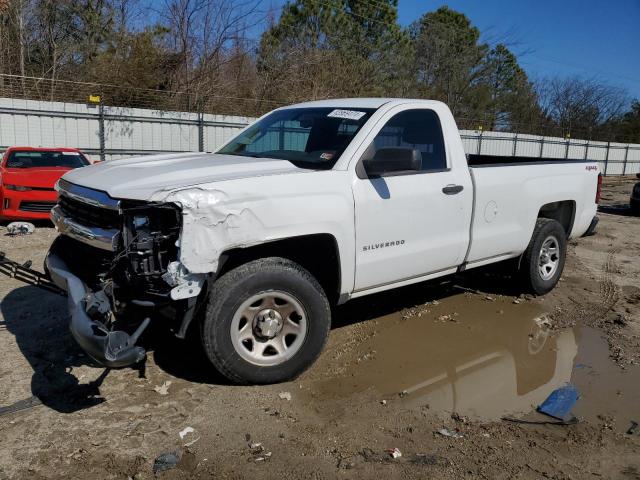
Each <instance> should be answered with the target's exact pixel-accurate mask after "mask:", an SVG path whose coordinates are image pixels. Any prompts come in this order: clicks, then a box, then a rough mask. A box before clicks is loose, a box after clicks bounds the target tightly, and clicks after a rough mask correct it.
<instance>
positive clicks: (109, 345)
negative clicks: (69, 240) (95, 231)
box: [45, 251, 150, 368]
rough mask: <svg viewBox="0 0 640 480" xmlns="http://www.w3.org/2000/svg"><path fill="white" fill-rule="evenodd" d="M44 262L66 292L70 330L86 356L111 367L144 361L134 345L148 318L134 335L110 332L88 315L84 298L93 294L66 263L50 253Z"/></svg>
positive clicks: (52, 277) (58, 284)
mask: <svg viewBox="0 0 640 480" xmlns="http://www.w3.org/2000/svg"><path fill="white" fill-rule="evenodd" d="M45 263H46V266H47V269H48V271H49V274H50V275H51V280H52V281H53V283H55V284H56V285H57V286H58V287H60V288H62V289H64V290H66V292H67V295H68V308H69V314H70V315H71V321H70V324H69V328H70V330H71V334H72V335H73V338H74V339H75V340H76V342H77V343H78V345H80V347H81V348H82V349H83V350H84V351H85V352H86V353H87V355H89V356H90V357H91V358H93V359H94V360H96V361H97V362H98V363H100V364H102V365H104V366H105V367H110V368H119V367H126V366H129V365H133V364H135V363H138V362H140V361H141V360H143V359H144V358H145V353H146V352H145V350H144V348H142V347H140V346H136V345H135V343H136V341H137V339H138V337H139V336H140V334H141V333H142V331H144V329H145V328H146V327H147V326H148V324H149V321H150V320H149V319H148V318H147V319H145V320H144V321H143V322H142V324H141V325H140V326H139V327H138V329H137V330H136V331H135V332H134V333H133V334H131V335H129V334H128V333H126V332H122V331H108V330H107V328H106V327H105V325H103V324H102V323H101V322H99V321H96V320H94V319H92V318H91V317H90V316H89V315H88V314H87V311H86V301H85V299H86V297H87V295H88V294H89V293H91V291H90V290H89V289H88V288H87V286H86V285H85V284H84V283H83V282H82V280H81V279H80V278H79V277H77V276H76V275H74V274H73V273H72V272H71V271H70V270H69V268H68V267H67V265H66V263H65V262H64V260H62V259H61V258H60V257H59V256H58V255H56V254H55V252H52V251H49V253H48V254H47V258H46V260H45Z"/></svg>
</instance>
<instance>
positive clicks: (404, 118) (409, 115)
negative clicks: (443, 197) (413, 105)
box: [370, 109, 447, 171]
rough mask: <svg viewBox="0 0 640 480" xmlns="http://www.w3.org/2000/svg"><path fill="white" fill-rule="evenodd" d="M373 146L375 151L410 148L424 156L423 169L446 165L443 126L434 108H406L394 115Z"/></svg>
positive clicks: (444, 167)
mask: <svg viewBox="0 0 640 480" xmlns="http://www.w3.org/2000/svg"><path fill="white" fill-rule="evenodd" d="M370 148H371V149H372V150H373V152H371V153H372V154H375V152H376V151H378V150H380V149H384V148H411V149H414V150H418V151H419V152H420V153H421V155H422V168H421V171H433V170H445V169H446V168H447V158H446V154H445V148H444V139H443V137H442V127H441V126H440V119H439V118H438V115H437V114H436V113H435V112H434V111H433V110H426V109H416V110H405V111H404V112H400V113H398V114H396V115H394V116H393V117H392V118H391V119H390V120H389V121H388V122H387V124H386V125H385V126H384V127H382V129H381V130H380V131H379V132H378V134H377V135H376V137H375V138H374V140H373V143H372V145H371V147H370Z"/></svg>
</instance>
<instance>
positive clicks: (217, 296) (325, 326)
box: [201, 257, 331, 384]
mask: <svg viewBox="0 0 640 480" xmlns="http://www.w3.org/2000/svg"><path fill="white" fill-rule="evenodd" d="M274 290H277V291H281V292H285V293H287V294H288V295H290V296H292V297H294V298H295V299H296V300H297V301H298V303H299V304H300V305H301V306H302V307H303V308H304V311H305V313H306V318H307V320H306V335H304V340H302V344H301V346H300V347H299V349H298V350H297V351H296V353H295V354H294V355H293V356H292V357H291V358H289V359H288V360H285V361H283V362H282V363H280V364H278V365H274V366H259V365H255V364H253V363H250V362H249V361H247V360H246V359H245V358H243V357H242V356H241V355H240V354H239V353H238V351H237V350H236V347H234V344H233V341H232V338H231V326H232V321H233V318H234V315H235V314H236V312H237V311H239V309H240V308H241V306H242V305H243V303H245V302H247V301H248V299H250V298H252V296H254V295H259V294H261V293H262V292H269V291H274ZM330 326H331V309H330V306H329V301H328V300H327V296H326V295H325V292H324V290H323V289H322V287H321V286H320V285H319V284H318V282H317V281H316V279H315V278H314V277H313V276H312V275H311V274H310V273H309V272H308V271H307V270H305V269H304V268H302V267H301V266H300V265H298V264H297V263H295V262H292V261H290V260H287V259H284V258H279V257H269V258H263V259H259V260H254V261H251V262H248V263H246V264H244V265H241V266H239V267H237V268H235V269H233V270H230V271H229V272H227V273H226V274H224V275H223V276H222V277H220V278H219V279H217V280H216V281H215V282H214V283H213V285H212V286H211V288H210V291H209V295H208V299H207V309H206V312H205V315H204V318H203V320H202V323H201V337H202V343H203V346H204V350H205V353H206V355H207V357H208V358H209V360H210V361H211V363H212V364H213V365H214V367H215V368H216V369H217V370H218V371H219V372H220V373H222V374H223V375H224V376H225V377H227V378H228V379H229V380H231V381H232V382H234V383H240V384H269V383H278V382H283V381H286V380H291V379H293V378H295V377H297V376H298V375H300V374H301V373H302V372H304V371H305V370H306V369H307V368H309V366H311V364H313V363H314V362H315V360H316V359H317V358H318V356H319V355H320V353H321V352H322V349H323V348H324V345H325V343H326V340H327V337H328V334H329V329H330Z"/></svg>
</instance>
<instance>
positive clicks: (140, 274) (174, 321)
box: [46, 181, 205, 367]
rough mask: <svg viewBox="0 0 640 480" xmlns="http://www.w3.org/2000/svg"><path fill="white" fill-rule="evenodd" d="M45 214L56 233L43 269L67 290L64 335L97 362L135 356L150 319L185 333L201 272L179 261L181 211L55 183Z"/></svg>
mask: <svg viewBox="0 0 640 480" xmlns="http://www.w3.org/2000/svg"><path fill="white" fill-rule="evenodd" d="M58 191H59V194H60V200H59V203H58V205H57V206H56V207H55V208H54V209H53V211H52V214H51V218H52V220H53V222H54V224H55V225H56V228H57V229H58V231H59V232H60V233H61V235H60V236H59V237H58V238H57V239H56V241H55V242H54V243H53V245H52V246H51V249H50V251H49V253H48V255H47V260H46V266H47V270H48V272H49V274H50V276H51V279H52V280H53V282H54V283H55V284H56V285H58V286H59V287H61V288H64V289H65V290H66V291H67V293H68V299H69V300H68V301H69V312H70V314H71V322H70V328H71V333H72V335H73V337H74V338H75V340H76V341H77V342H78V344H79V345H80V346H81V347H82V348H83V349H84V350H85V351H86V352H87V354H89V355H90V356H91V357H93V358H94V359H95V360H96V361H98V362H99V363H101V364H103V365H105V366H108V367H123V366H127V365H131V364H134V363H137V362H139V361H141V360H142V359H143V358H144V356H145V350H144V348H142V347H141V346H138V345H136V343H137V341H138V338H139V337H140V335H141V334H142V332H143V331H144V330H145V329H146V328H147V327H148V325H149V324H150V322H151V319H154V321H155V320H156V319H158V318H162V317H164V319H165V320H166V321H167V322H169V323H170V326H171V327H173V329H174V331H175V332H176V334H177V335H178V336H181V337H184V334H185V332H186V328H187V326H188V324H189V322H190V321H191V319H192V318H193V313H194V310H195V306H196V299H197V297H198V295H199V293H200V292H201V290H202V287H203V285H204V280H205V275H203V274H192V273H189V272H188V271H187V270H186V269H185V268H184V267H183V266H182V264H180V262H179V261H178V258H179V251H178V240H179V235H180V228H181V221H182V217H181V211H180V209H179V208H178V207H177V206H176V205H174V204H171V203H145V202H133V201H124V200H122V201H121V200H115V199H112V198H110V197H108V195H106V194H105V193H103V192H98V191H94V190H90V189H86V188H83V187H79V186H76V185H73V184H70V183H68V182H64V181H61V182H60V184H59V186H58Z"/></svg>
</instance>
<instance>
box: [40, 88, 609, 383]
mask: <svg viewBox="0 0 640 480" xmlns="http://www.w3.org/2000/svg"><path fill="white" fill-rule="evenodd" d="M599 178H600V177H599V173H598V167H597V165H596V163H594V162H583V161H571V160H549V159H541V158H515V157H492V156H481V155H477V156H474V155H465V152H464V150H463V145H462V141H461V139H460V135H459V133H458V129H457V127H456V124H455V121H454V119H453V116H452V115H451V112H450V111H449V109H448V108H447V106H446V105H445V104H443V103H440V102H436V101H427V100H401V99H343V100H326V101H316V102H309V103H303V104H298V105H292V106H289V107H285V108H279V109H277V110H275V111H273V112H270V113H268V114H267V115H265V116H263V117H262V118H260V119H259V120H258V121H256V122H255V123H253V124H252V125H250V126H249V127H247V128H246V129H245V130H243V131H242V132H241V133H239V134H238V135H237V136H236V137H235V138H233V139H232V140H231V141H230V142H229V143H227V144H226V145H225V146H224V147H222V148H221V149H220V150H219V151H218V152H217V153H185V154H177V155H157V156H148V157H139V158H130V159H124V160H116V161H110V162H105V163H101V164H98V165H92V166H89V167H85V168H82V169H77V170H73V171H71V172H69V173H67V174H66V175H65V176H64V177H63V178H62V179H61V180H60V181H59V183H58V185H57V190H58V192H59V203H58V205H57V206H56V207H55V208H54V209H53V210H52V213H51V218H52V220H53V222H54V224H55V225H56V227H57V229H58V231H59V233H60V234H61V235H59V236H58V237H57V239H56V241H55V242H54V244H53V245H52V247H51V250H50V252H49V254H48V256H47V260H46V269H47V270H48V273H49V275H50V276H51V278H52V280H53V281H54V282H55V283H56V284H57V285H58V286H60V287H61V288H64V289H65V290H67V292H68V296H69V309H70V313H71V331H72V334H73V336H74V338H75V339H76V341H77V342H78V343H79V344H80V346H81V347H82V348H83V349H84V350H85V351H86V352H87V353H88V354H89V355H90V356H91V357H93V358H94V359H95V360H97V361H98V362H100V363H102V364H104V365H107V366H111V367H121V366H126V365H130V364H134V363H136V362H139V361H141V360H142V359H143V358H144V356H145V350H144V348H143V347H141V346H139V345H136V341H137V340H138V337H139V335H140V333H141V332H142V331H143V330H144V329H145V328H146V327H147V326H148V325H149V323H150V322H154V323H160V322H165V323H166V324H167V325H168V328H171V329H172V330H173V331H174V332H175V334H176V335H177V336H178V337H180V338H184V337H185V334H186V333H187V329H188V328H189V326H190V325H191V326H192V327H195V328H198V329H199V335H200V336H201V339H202V343H203V345H204V350H205V352H206V354H207V356H208V358H209V359H210V361H211V363H212V364H213V365H214V366H215V367H216V368H217V369H218V370H219V371H220V372H221V373H223V374H224V375H225V376H227V377H228V378H229V379H231V380H233V381H235V382H243V383H271V382H278V381H283V380H287V379H290V378H293V377H295V376H296V375H298V374H300V373H301V372H302V371H304V370H305V369H306V368H308V367H309V366H310V365H311V364H312V363H313V362H314V360H315V359H316V358H317V357H318V355H319V354H320V352H321V351H322V348H323V346H324V344H325V341H326V338H327V335H328V332H329V328H330V325H331V307H332V305H336V304H341V303H343V302H346V301H347V300H349V299H351V298H355V297H360V296H363V295H368V294H371V293H375V292H380V291H383V290H388V289H392V288H396V287H400V286H403V285H407V284H411V283H415V282H422V281H424V280H429V279H433V278H436V277H441V276H444V275H449V274H453V273H456V272H461V271H463V270H467V269H470V268H475V267H480V266H483V265H487V264H490V263H496V262H501V261H505V260H509V259H514V260H513V262H512V264H513V268H514V272H515V274H516V275H517V276H518V278H520V279H522V285H523V289H526V290H528V291H531V292H534V293H536V294H544V293H547V292H548V291H549V290H551V289H552V288H553V287H554V286H555V284H556V283H557V282H558V280H559V278H560V275H561V273H562V269H563V266H564V261H565V253H566V245H567V240H568V239H572V238H577V237H580V236H582V235H585V234H587V233H591V232H592V231H593V230H594V228H595V225H596V223H597V218H596V209H597V202H598V196H599Z"/></svg>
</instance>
